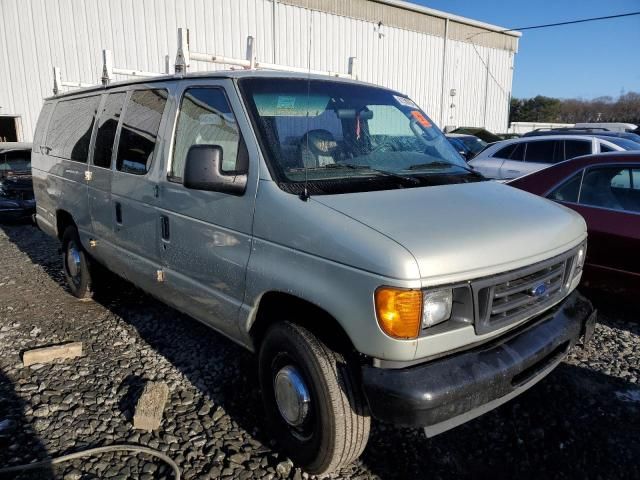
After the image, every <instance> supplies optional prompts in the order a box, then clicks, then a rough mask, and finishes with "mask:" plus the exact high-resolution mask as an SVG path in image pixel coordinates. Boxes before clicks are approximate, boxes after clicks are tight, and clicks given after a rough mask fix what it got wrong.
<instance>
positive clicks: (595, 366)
mask: <svg viewBox="0 0 640 480" xmlns="http://www.w3.org/2000/svg"><path fill="white" fill-rule="evenodd" d="M57 248H58V245H57V244H56V242H54V241H53V240H51V239H49V238H48V237H46V236H45V235H44V234H42V233H41V232H39V231H38V230H36V229H35V228H33V227H31V226H29V225H4V226H0V252H1V254H0V466H8V465H17V464H21V463H28V462H33V461H35V460H41V459H46V458H50V457H56V456H59V455H62V454H66V453H70V452H75V451H78V450H81V449H85V448H88V447H93V446H102V445H110V444H113V443H123V442H126V443H132V444H139V445H146V446H149V447H152V448H157V449H159V450H161V451H163V452H167V453H168V455H169V456H171V457H172V458H173V459H174V460H175V461H176V462H177V463H178V464H179V466H180V468H181V469H182V471H183V475H184V478H187V479H190V478H219V477H228V478H238V479H249V478H293V479H296V480H298V479H301V478H307V476H306V475H305V474H302V472H301V471H300V470H299V469H297V468H295V467H294V466H292V464H291V462H290V461H289V460H288V459H287V458H285V457H283V456H282V455H279V454H278V453H277V451H276V450H275V449H274V448H273V446H272V445H271V444H270V442H269V437H268V434H267V433H266V432H265V429H264V421H263V418H262V409H261V403H260V393H259V390H258V387H257V378H256V375H255V360H254V358H253V357H252V356H251V355H250V354H249V353H247V352H245V351H244V350H242V349H240V348H239V347H237V346H236V345H235V344H233V343H232V342H230V341H229V340H227V339H225V338H223V337H222V336H220V335H218V334H216V333H215V332H213V331H211V330H209V329H207V328H206V327H204V326H203V325H201V324H200V323H198V322H196V321H195V320H193V319H190V318H189V317H186V316H184V315H182V314H180V313H178V312H176V311H175V310H173V309H171V308H169V307H167V306H165V305H163V304H162V303H160V302H158V301H157V300H155V299H153V298H151V297H149V296H148V295H145V294H144V293H142V292H141V291H139V290H137V289H135V288H134V287H133V286H132V285H131V284H128V283H126V282H124V281H120V280H115V281H114V284H113V285H112V288H111V289H110V291H107V292H106V294H104V295H103V296H101V297H99V298H96V299H94V300H92V301H88V302H81V301H78V300H76V299H75V298H73V297H72V296H71V295H70V294H69V293H68V292H67V290H66V288H65V286H64V282H63V278H62V275H61V273H60V267H59V255H58V252H57ZM71 340H76V341H77V340H80V341H83V342H84V349H85V355H84V356H83V357H81V358H77V359H73V360H67V361H58V362H56V363H53V364H47V365H33V366H31V367H30V368H24V367H23V366H22V363H21V359H20V353H21V352H23V351H24V350H26V349H30V348H34V347H37V346H43V345H48V344H53V343H59V342H64V341H71ZM148 380H154V381H164V382H166V383H167V384H168V386H169V389H170V399H169V403H168V405H167V407H166V409H165V412H164V420H163V422H162V426H161V428H160V429H159V430H158V431H156V432H153V433H145V432H139V431H136V430H133V428H132V415H133V407H134V405H135V402H136V400H137V397H138V395H139V394H140V392H141V389H142V387H143V385H144V382H145V381H148ZM639 380H640V322H638V313H634V312H632V311H626V312H622V313H619V312H618V313H615V312H614V311H613V310H611V309H605V311H604V313H602V315H601V319H600V323H599V325H598V326H597V329H596V334H595V338H594V339H593V340H592V342H591V343H590V345H589V346H588V348H586V349H581V348H576V349H575V350H574V351H573V352H572V353H571V355H570V357H569V358H568V359H567V361H566V362H564V363H563V364H562V365H561V366H560V367H559V368H557V369H556V370H555V371H554V372H553V373H552V374H551V375H550V376H549V377H547V379H545V380H544V381H543V382H541V383H540V384H538V385H537V386H536V387H534V388H532V389H531V390H529V391H528V392H526V393H525V394H524V395H522V396H520V397H519V398H517V399H516V400H514V401H512V402H510V403H507V404H506V405H504V406H502V407H501V408H499V409H497V410H496V411H494V412H491V413H488V414H486V415H484V416H483V417H480V418H478V419H476V420H474V421H472V422H470V423H468V424H466V425H463V426H461V427H459V428H457V429H455V430H453V431H450V432H447V433H444V434H442V435H440V436H438V437H436V438H434V439H426V438H425V437H424V436H423V435H422V432H421V431H419V430H406V429H398V428H394V427H391V426H389V425H383V424H379V423H374V426H373V432H372V436H371V440H370V442H369V445H368V447H367V449H366V450H365V452H364V454H363V456H362V458H361V459H360V460H358V462H357V463H355V464H353V465H351V466H349V467H348V468H345V469H343V470H342V471H340V472H339V473H337V474H336V475H335V477H337V478H352V479H356V478H357V479H364V478H381V479H394V478H433V479H438V478H471V477H473V478H484V477H492V478H544V477H547V478H602V479H604V478H640V462H639V461H638V459H639V458H640V415H639V414H640V386H639V385H638V383H639ZM20 478H64V479H80V478H140V479H145V480H146V479H153V478H172V477H171V474H170V473H169V470H168V468H167V467H166V466H164V465H162V463H161V462H159V461H155V460H154V459H152V458H151V457H148V456H146V455H138V456H134V455H121V454H104V455H102V456H96V457H92V458H89V459H84V460H81V461H74V462H70V463H66V464H63V465H53V466H48V467H46V468H44V469H43V470H41V471H39V472H38V473H37V474H36V473H31V474H30V475H26V474H25V475H23V476H22V477H20Z"/></svg>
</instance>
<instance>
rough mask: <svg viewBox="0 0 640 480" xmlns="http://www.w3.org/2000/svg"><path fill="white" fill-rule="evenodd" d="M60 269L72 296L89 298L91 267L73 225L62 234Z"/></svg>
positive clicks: (91, 291)
mask: <svg viewBox="0 0 640 480" xmlns="http://www.w3.org/2000/svg"><path fill="white" fill-rule="evenodd" d="M62 269H63V271H64V277H65V279H66V281H67V285H68V286H69V290H70V291H71V293H72V294H73V296H74V297H77V298H80V299H83V300H84V299H87V298H91V296H92V294H93V290H92V288H91V286H92V281H91V268H90V265H89V260H88V258H87V254H86V252H85V251H84V250H83V248H82V244H81V243H80V237H79V235H78V230H77V229H76V227H74V226H69V227H67V228H66V229H65V231H64V234H63V235H62Z"/></svg>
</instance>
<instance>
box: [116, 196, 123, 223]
mask: <svg viewBox="0 0 640 480" xmlns="http://www.w3.org/2000/svg"><path fill="white" fill-rule="evenodd" d="M116 223H117V224H118V225H122V205H120V202H116Z"/></svg>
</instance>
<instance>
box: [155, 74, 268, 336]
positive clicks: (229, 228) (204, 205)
mask: <svg viewBox="0 0 640 480" xmlns="http://www.w3.org/2000/svg"><path fill="white" fill-rule="evenodd" d="M180 97H181V100H180V102H179V113H178V115H177V123H176V126H175V139H174V142H173V153H172V158H171V159H169V162H168V163H169V166H168V172H167V176H166V178H165V179H164V180H163V181H162V183H161V206H159V207H158V210H157V212H158V221H159V224H160V231H161V235H160V237H161V238H160V247H159V248H160V255H161V257H162V261H163V267H164V269H165V285H166V286H167V288H169V289H171V290H172V291H175V292H176V293H177V295H171V298H170V300H169V301H170V303H172V304H174V306H176V307H177V308H178V309H180V310H182V311H185V312H187V313H189V314H191V315H193V316H194V317H196V318H198V319H200V320H202V321H205V322H208V323H210V324H211V325H212V326H213V327H215V328H216V329H218V330H220V331H222V332H223V333H227V334H229V335H233V336H237V332H238V330H237V328H238V327H237V318H238V313H239V309H240V307H241V305H242V302H243V298H244V290H245V270H246V267H247V263H248V261H249V254H250V252H251V229H252V222H253V209H254V202H255V194H256V188H257V178H258V168H257V166H258V162H257V159H256V158H249V159H248V160H249V161H248V162H247V155H248V153H247V152H252V151H255V149H256V147H255V144H253V143H248V142H251V141H252V140H251V138H250V136H249V135H244V136H243V134H242V132H243V131H244V132H249V131H250V130H249V124H248V123H247V121H246V120H245V117H244V116H243V115H241V114H238V115H236V114H234V112H242V107H241V105H240V100H239V98H238V96H237V94H236V92H235V90H234V88H233V84H232V82H231V80H220V81H215V82H212V81H211V80H207V82H206V84H198V83H190V84H188V85H185V86H184V87H183V89H182V91H181V94H180ZM243 137H244V139H243ZM245 141H246V142H247V143H245ZM193 145H218V146H219V147H221V148H222V169H221V171H222V173H223V174H224V172H226V171H228V172H230V173H229V174H230V175H233V174H236V173H238V168H240V167H238V165H241V164H244V165H247V164H248V165H249V167H248V182H247V188H246V190H245V192H244V193H243V194H240V195H234V194H228V193H220V192H212V191H200V190H192V189H187V188H185V187H184V186H183V183H182V177H183V173H184V166H185V160H186V157H187V152H188V151H189V149H190V148H191V147H192V146H193ZM247 146H249V149H247ZM252 146H253V147H252ZM245 169H246V167H245ZM231 172H233V173H231ZM172 293H173V292H172Z"/></svg>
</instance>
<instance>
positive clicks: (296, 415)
mask: <svg viewBox="0 0 640 480" xmlns="http://www.w3.org/2000/svg"><path fill="white" fill-rule="evenodd" d="M273 389H274V390H275V394H276V404H277V405H278V410H279V411H280V415H282V418H284V419H285V421H286V422H287V423H288V424H289V425H291V426H293V427H298V426H300V425H302V423H304V421H305V419H306V418H307V415H308V414H309V407H310V406H311V396H310V395H309V389H308V388H307V385H306V384H305V382H304V379H303V378H302V375H301V374H300V372H299V371H298V369H297V368H296V367H294V366H292V365H287V366H286V367H282V368H281V369H280V370H279V371H278V373H276V376H275V378H274V381H273Z"/></svg>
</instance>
